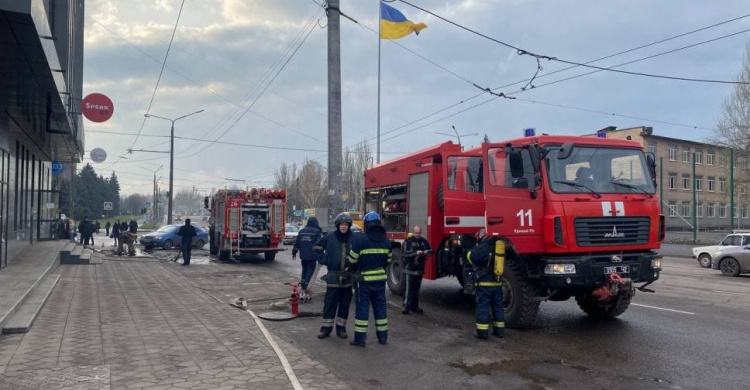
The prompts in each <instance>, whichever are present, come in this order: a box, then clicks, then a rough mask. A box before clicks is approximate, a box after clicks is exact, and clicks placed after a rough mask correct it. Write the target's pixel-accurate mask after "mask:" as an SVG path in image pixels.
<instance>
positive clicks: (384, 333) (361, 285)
mask: <svg viewBox="0 0 750 390" xmlns="http://www.w3.org/2000/svg"><path fill="white" fill-rule="evenodd" d="M391 259H392V254H391V242H390V240H388V237H387V236H386V234H385V228H383V223H382V221H381V220H380V215H378V213H376V212H370V213H367V215H365V233H364V234H360V235H357V236H356V239H355V240H354V242H353V243H352V249H351V251H350V252H349V263H350V269H351V270H352V271H355V272H356V278H357V287H356V292H357V309H356V313H355V315H354V341H352V342H351V343H350V344H351V345H354V346H358V347H364V346H365V341H366V339H367V325H368V322H369V316H370V303H372V311H373V314H374V316H375V330H376V334H377V336H378V342H379V343H380V344H386V343H388V312H387V306H388V302H387V301H386V298H385V282H386V280H387V279H388V277H387V275H386V272H385V268H386V267H387V266H388V264H390V263H391Z"/></svg>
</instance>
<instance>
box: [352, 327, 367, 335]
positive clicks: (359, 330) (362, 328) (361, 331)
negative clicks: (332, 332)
mask: <svg viewBox="0 0 750 390" xmlns="http://www.w3.org/2000/svg"><path fill="white" fill-rule="evenodd" d="M354 331H355V332H357V333H367V327H366V326H355V327H354Z"/></svg>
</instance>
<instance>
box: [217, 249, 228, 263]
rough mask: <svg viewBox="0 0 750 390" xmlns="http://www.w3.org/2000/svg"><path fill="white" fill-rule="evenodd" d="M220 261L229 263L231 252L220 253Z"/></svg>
mask: <svg viewBox="0 0 750 390" xmlns="http://www.w3.org/2000/svg"><path fill="white" fill-rule="evenodd" d="M219 260H221V261H228V260H229V251H219Z"/></svg>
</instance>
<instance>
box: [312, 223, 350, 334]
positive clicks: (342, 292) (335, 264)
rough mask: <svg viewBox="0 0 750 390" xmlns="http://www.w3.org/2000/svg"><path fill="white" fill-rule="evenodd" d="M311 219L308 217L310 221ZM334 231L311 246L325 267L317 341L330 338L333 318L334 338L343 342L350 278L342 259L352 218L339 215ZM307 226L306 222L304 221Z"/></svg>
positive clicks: (347, 314) (344, 258)
mask: <svg viewBox="0 0 750 390" xmlns="http://www.w3.org/2000/svg"><path fill="white" fill-rule="evenodd" d="M312 219H313V218H310V220H312ZM333 223H334V225H336V230H334V231H333V232H331V233H328V234H326V235H325V236H323V238H321V239H320V241H318V243H317V244H316V245H315V246H314V247H313V252H314V253H315V258H316V260H317V261H318V263H320V265H324V266H326V267H327V268H328V275H326V277H325V278H326V296H325V298H324V300H323V324H322V325H321V326H320V333H318V338H319V339H324V338H326V337H328V336H330V335H331V332H332V331H333V324H334V317H336V320H335V323H336V335H337V336H339V337H341V338H342V339H345V338H347V337H348V335H347V334H346V320H347V319H349V305H350V304H351V303H352V282H353V280H352V275H351V274H350V273H348V272H346V266H347V261H346V257H347V254H348V253H349V251H351V247H352V246H351V242H352V239H353V236H352V232H351V226H352V219H351V218H350V217H349V216H348V215H346V214H344V213H341V214H339V215H337V216H336V218H335V219H334V221H333ZM308 224H309V220H308Z"/></svg>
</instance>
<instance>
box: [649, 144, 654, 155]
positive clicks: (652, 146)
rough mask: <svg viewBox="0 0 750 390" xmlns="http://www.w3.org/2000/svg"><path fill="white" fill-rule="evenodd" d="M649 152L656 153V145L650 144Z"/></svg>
mask: <svg viewBox="0 0 750 390" xmlns="http://www.w3.org/2000/svg"><path fill="white" fill-rule="evenodd" d="M648 152H649V153H651V154H656V145H649V146H648Z"/></svg>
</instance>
